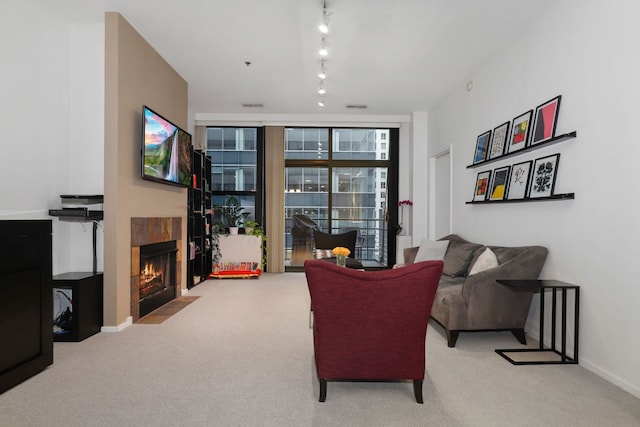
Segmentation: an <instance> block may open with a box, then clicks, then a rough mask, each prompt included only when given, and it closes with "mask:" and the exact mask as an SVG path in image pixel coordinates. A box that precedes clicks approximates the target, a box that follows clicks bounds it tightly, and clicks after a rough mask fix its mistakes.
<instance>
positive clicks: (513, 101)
mask: <svg viewBox="0 0 640 427" xmlns="http://www.w3.org/2000/svg"><path fill="white" fill-rule="evenodd" d="M531 12H533V13H536V14H538V15H539V16H540V19H539V21H537V23H535V24H533V25H532V26H531V27H530V28H523V31H522V34H521V38H519V39H516V40H512V41H510V42H509V43H508V45H507V46H506V47H505V48H504V49H503V50H501V51H499V52H497V53H496V54H495V55H494V56H492V57H491V58H488V59H487V61H486V63H485V64H484V65H483V66H482V67H480V68H479V69H478V70H476V72H474V73H473V74H472V75H470V76H469V80H472V81H473V89H472V90H471V91H470V92H467V91H466V89H465V83H466V82H460V85H459V87H458V88H456V89H455V90H454V91H453V92H452V93H451V94H450V95H448V96H447V97H446V99H444V100H443V101H442V102H441V103H440V104H439V105H438V106H437V107H436V108H435V109H433V110H432V111H430V113H429V138H428V140H429V149H428V150H429V155H434V154H436V153H438V152H440V151H442V150H444V149H446V147H447V146H448V145H449V144H450V143H451V144H453V146H454V157H453V193H454V196H453V229H454V232H456V233H458V234H460V235H462V236H463V237H465V238H468V239H469V240H472V241H476V242H482V243H487V244H497V245H500V244H504V245H520V244H522V245H528V244H539V245H544V246H546V247H547V248H548V249H549V256H548V258H547V262H546V265H545V268H544V270H543V272H542V277H543V278H555V279H559V280H563V281H566V282H570V283H574V284H577V285H580V286H581V302H580V321H581V324H580V364H581V365H582V366H584V367H586V368H587V369H589V370H592V371H594V372H596V373H598V374H599V375H601V376H603V377H605V378H607V379H608V380H610V381H612V382H613V383H615V384H617V385H619V386H621V387H622V388H624V389H625V390H627V391H629V392H631V393H633V394H634V395H636V396H639V397H640V362H639V361H640V341H639V340H638V339H637V338H638V334H637V331H636V329H637V327H638V325H640V309H639V308H638V304H640V286H638V280H637V271H636V268H635V267H636V265H637V264H636V263H637V262H638V259H640V249H638V247H639V246H638V245H637V244H636V243H635V239H636V237H637V236H636V235H637V233H638V231H639V230H640V226H639V225H638V221H639V220H638V218H640V204H639V202H638V201H637V200H638V190H637V188H636V186H635V181H636V179H637V177H636V175H637V174H636V173H635V170H636V169H637V164H638V159H639V158H640V144H639V143H638V141H637V135H638V132H637V126H638V125H637V122H638V115H639V114H638V113H640V107H638V99H640V80H639V78H638V76H640V56H639V55H638V54H637V49H638V40H640V26H638V25H637V17H638V16H640V3H639V2H636V1H634V0H626V1H625V0H614V1H609V2H601V1H598V0H589V1H584V0H583V1H580V0H562V1H558V2H556V3H555V4H553V5H551V6H549V9H543V10H540V9H535V10H532V11H531ZM526 13H529V12H526ZM556 95H562V102H561V107H560V116H559V121H558V127H557V133H565V132H570V131H574V130H576V131H577V132H578V137H577V138H576V139H573V140H569V141H566V142H564V143H561V144H557V145H554V146H552V147H548V148H544V149H540V150H536V151H533V152H530V153H528V154H523V155H521V156H518V157H515V158H511V159H509V160H505V161H502V162H498V163H494V164H491V165H488V166H487V167H486V168H485V167H481V168H477V169H466V166H467V165H468V164H470V163H471V162H472V156H473V151H474V147H475V141H476V137H477V136H478V135H479V134H480V133H482V132H484V131H486V130H488V129H493V128H494V127H496V126H497V125H499V124H501V123H503V122H505V121H507V120H511V119H513V118H514V117H516V116H518V115H520V114H521V113H523V112H525V111H526V110H528V109H530V108H534V109H535V107H536V106H537V105H539V104H540V103H542V102H544V101H547V100H548V99H550V98H552V97H554V96H556ZM556 152H559V153H561V157H560V165H559V174H558V178H557V184H556V190H555V192H556V193H565V192H575V194H576V199H575V200H573V201H559V202H558V201H556V202H534V203H519V204H491V205H466V204H465V201H468V200H471V197H472V193H473V186H474V184H475V178H476V174H477V173H478V172H480V171H483V170H485V169H493V168H496V167H498V166H502V165H507V164H513V163H516V162H518V161H521V160H529V159H535V158H538V157H542V156H544V155H546V154H553V153H556ZM423 213H424V214H426V211H424V212H423ZM416 215H421V212H416ZM534 308H536V307H534ZM533 316H534V310H532V316H530V319H529V323H530V325H531V326H532V329H534V328H535V327H536V324H535V322H532V317H533Z"/></svg>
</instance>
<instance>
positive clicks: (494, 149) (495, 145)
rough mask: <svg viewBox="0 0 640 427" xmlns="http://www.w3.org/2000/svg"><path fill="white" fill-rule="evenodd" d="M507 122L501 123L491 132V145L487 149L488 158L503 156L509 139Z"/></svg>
mask: <svg viewBox="0 0 640 427" xmlns="http://www.w3.org/2000/svg"><path fill="white" fill-rule="evenodd" d="M509 124H510V123H509V122H507V123H503V124H501V125H500V126H498V127H497V128H495V129H494V130H493V137H492V138H491V145H490V148H489V158H490V159H495V158H496V157H500V156H502V155H503V154H504V148H505V145H506V143H507V138H508V137H509Z"/></svg>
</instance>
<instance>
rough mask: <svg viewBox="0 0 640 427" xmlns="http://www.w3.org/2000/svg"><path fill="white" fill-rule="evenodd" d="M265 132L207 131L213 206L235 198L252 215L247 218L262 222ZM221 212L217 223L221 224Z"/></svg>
mask: <svg viewBox="0 0 640 427" xmlns="http://www.w3.org/2000/svg"><path fill="white" fill-rule="evenodd" d="M262 133H263V132H262V129H261V128H237V127H209V128H207V146H206V154H207V155H208V156H211V163H212V165H211V191H212V194H213V205H214V206H221V205H224V204H225V202H226V200H227V199H228V198H229V197H230V196H235V197H236V198H238V199H239V200H240V204H241V205H242V206H243V207H244V212H247V213H249V216H248V219H255V220H256V221H258V222H262V208H261V205H262V191H261V187H262V180H261V179H260V173H261V172H260V171H261V170H262V169H261V168H262V164H261V162H259V161H258V159H259V158H261V156H262ZM219 220H220V215H219V212H216V214H215V215H214V221H219Z"/></svg>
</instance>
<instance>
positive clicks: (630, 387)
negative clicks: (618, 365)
mask: <svg viewBox="0 0 640 427" xmlns="http://www.w3.org/2000/svg"><path fill="white" fill-rule="evenodd" d="M526 334H527V337H531V338H533V339H534V340H536V341H538V342H540V334H539V333H538V329H534V330H530V331H526ZM544 341H545V342H544V345H545V346H547V347H550V346H551V339H550V338H549V337H548V336H547V337H546V338H545V340H544ZM569 356H570V357H573V355H572V354H569ZM578 358H579V360H578V364H579V365H580V366H582V367H583V368H585V369H586V370H587V371H590V372H593V373H594V374H596V375H597V376H599V377H601V378H604V379H605V380H607V381H609V382H610V383H611V384H613V385H616V386H618V387H620V388H621V389H623V390H624V391H626V392H627V393H630V394H632V395H634V396H635V397H637V398H639V399H640V388H639V387H637V386H635V385H634V384H631V383H629V382H627V381H625V380H624V379H622V378H620V377H618V376H616V375H614V374H612V373H611V372H609V371H607V370H605V369H602V368H601V367H600V366H598V365H596V364H595V363H592V362H590V361H589V359H585V358H584V357H583V356H579V357H578Z"/></svg>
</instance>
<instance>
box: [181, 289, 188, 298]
mask: <svg viewBox="0 0 640 427" xmlns="http://www.w3.org/2000/svg"><path fill="white" fill-rule="evenodd" d="M188 293H189V289H187V288H184V289H182V293H181V294H180V295H181V296H185V295H187V294H188Z"/></svg>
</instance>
